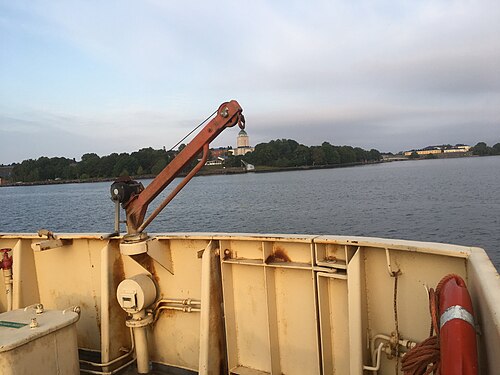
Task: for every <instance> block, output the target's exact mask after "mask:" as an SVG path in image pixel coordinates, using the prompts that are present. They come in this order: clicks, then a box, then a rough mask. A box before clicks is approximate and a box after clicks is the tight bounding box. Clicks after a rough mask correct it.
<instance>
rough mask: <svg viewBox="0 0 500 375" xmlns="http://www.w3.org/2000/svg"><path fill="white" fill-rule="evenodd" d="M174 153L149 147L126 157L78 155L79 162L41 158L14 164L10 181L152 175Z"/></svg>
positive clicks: (91, 154) (61, 158) (156, 172)
mask: <svg viewBox="0 0 500 375" xmlns="http://www.w3.org/2000/svg"><path fill="white" fill-rule="evenodd" d="M175 155H176V152H175V151H165V150H155V149H153V148H151V147H148V148H143V149H141V150H139V151H136V152H132V153H131V154H128V153H126V152H124V153H121V154H117V153H113V154H110V155H106V156H102V157H100V156H99V155H97V154H95V153H88V154H84V155H82V158H81V161H78V162H77V161H76V160H75V159H68V158H63V157H54V158H48V157H45V156H42V157H40V158H38V159H36V160H33V159H29V160H24V161H23V162H22V163H19V164H14V167H13V169H12V180H13V181H22V182H36V181H47V180H59V179H60V180H87V179H95V178H115V177H119V176H128V175H130V176H133V175H138V176H143V175H156V174H158V173H160V172H161V170H162V169H163V168H165V166H166V165H167V164H168V163H170V161H171V160H172V159H173V158H174V157H175Z"/></svg>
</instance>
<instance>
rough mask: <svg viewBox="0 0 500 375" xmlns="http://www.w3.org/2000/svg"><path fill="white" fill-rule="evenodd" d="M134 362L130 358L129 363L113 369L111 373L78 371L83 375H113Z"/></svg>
mask: <svg viewBox="0 0 500 375" xmlns="http://www.w3.org/2000/svg"><path fill="white" fill-rule="evenodd" d="M134 361H135V358H132V359H131V360H130V361H128V362H127V363H125V364H123V365H122V366H120V367H118V368H116V369H114V370H113V371H94V370H85V369H80V372H83V373H85V374H95V375H113V374H116V373H117V372H119V371H121V370H123V369H124V368H125V367H127V366H130V364H132V363H133V362H134Z"/></svg>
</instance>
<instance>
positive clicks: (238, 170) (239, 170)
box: [0, 155, 497, 188]
mask: <svg viewBox="0 0 500 375" xmlns="http://www.w3.org/2000/svg"><path fill="white" fill-rule="evenodd" d="M489 156H497V155H489ZM471 157H472V158H473V157H481V156H479V155H467V156H464V155H461V156H458V155H453V156H451V155H450V156H448V155H447V157H437V158H425V157H421V158H416V159H410V158H405V159H402V158H394V159H393V160H391V159H385V160H380V161H371V162H365V163H363V162H355V163H345V164H327V165H304V166H297V167H268V166H257V167H255V170H253V171H246V170H245V169H244V168H243V167H227V168H217V169H213V168H207V169H202V170H201V171H199V172H198V173H197V174H196V176H216V175H232V174H244V173H272V172H291V171H307V170H315V169H335V168H348V167H357V166H363V165H375V164H381V163H392V162H395V161H418V160H439V159H458V158H471ZM185 175H186V173H181V174H179V176H178V177H184V176H185ZM155 177H156V176H155V175H142V176H131V178H132V179H134V180H147V179H154V178H155ZM117 178H118V177H102V178H89V179H85V180H81V179H73V180H48V181H36V182H15V183H5V184H1V185H0V188H1V187H15V186H43V185H63V184H64V185H66V184H87V183H95V182H113V181H115V180H116V179H117Z"/></svg>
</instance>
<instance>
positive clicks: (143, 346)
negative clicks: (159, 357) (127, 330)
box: [132, 310, 149, 374]
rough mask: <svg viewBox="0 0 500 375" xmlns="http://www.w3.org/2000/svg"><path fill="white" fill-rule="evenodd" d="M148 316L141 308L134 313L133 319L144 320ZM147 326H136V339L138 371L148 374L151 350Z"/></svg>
mask: <svg viewBox="0 0 500 375" xmlns="http://www.w3.org/2000/svg"><path fill="white" fill-rule="evenodd" d="M145 317H146V311H145V310H141V311H139V312H138V313H136V314H133V316H132V319H133V320H138V321H140V320H143V319H144V318H145ZM146 329H147V326H144V327H134V328H133V330H134V339H135V355H136V359H137V373H139V374H148V373H149V351H148V338H147V335H146Z"/></svg>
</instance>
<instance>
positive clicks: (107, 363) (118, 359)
mask: <svg viewBox="0 0 500 375" xmlns="http://www.w3.org/2000/svg"><path fill="white" fill-rule="evenodd" d="M130 340H131V341H132V347H131V348H130V350H129V351H128V352H127V353H125V354H124V355H122V356H120V357H118V358H115V359H113V360H111V361H109V362H105V363H97V362H91V361H85V360H84V359H80V363H85V364H87V365H91V366H94V367H106V366H111V365H113V364H115V363H116V362H119V361H121V360H123V359H125V358H127V357H128V356H129V355H131V354H133V353H134V349H135V345H134V344H135V341H134V334H133V331H132V328H130ZM134 359H135V358H134Z"/></svg>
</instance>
